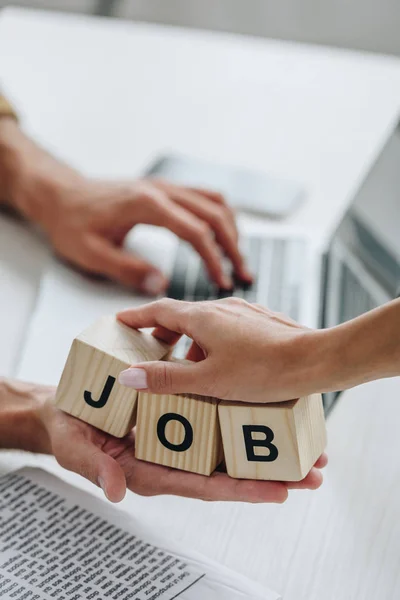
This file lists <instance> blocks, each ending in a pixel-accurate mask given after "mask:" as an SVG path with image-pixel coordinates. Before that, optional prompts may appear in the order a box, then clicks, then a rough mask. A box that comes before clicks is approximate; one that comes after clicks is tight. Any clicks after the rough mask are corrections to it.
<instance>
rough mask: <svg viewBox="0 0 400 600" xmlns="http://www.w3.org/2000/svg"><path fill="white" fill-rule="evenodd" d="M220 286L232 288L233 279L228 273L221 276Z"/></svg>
mask: <svg viewBox="0 0 400 600" xmlns="http://www.w3.org/2000/svg"><path fill="white" fill-rule="evenodd" d="M222 287H223V288H224V289H226V290H231V289H232V288H233V281H232V279H231V278H230V277H228V275H223V276H222Z"/></svg>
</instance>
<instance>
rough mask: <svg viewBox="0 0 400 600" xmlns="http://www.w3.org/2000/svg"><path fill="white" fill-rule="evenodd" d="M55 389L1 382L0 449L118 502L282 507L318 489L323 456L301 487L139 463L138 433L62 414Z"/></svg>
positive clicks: (30, 384)
mask: <svg viewBox="0 0 400 600" xmlns="http://www.w3.org/2000/svg"><path fill="white" fill-rule="evenodd" d="M54 394H55V388H53V387H49V386H42V385H37V384H32V383H22V382H20V381H15V380H14V381H12V380H7V379H1V378H0V448H14V449H21V450H28V451H31V452H41V453H45V454H53V455H54V456H55V458H56V459H57V461H58V462H59V463H60V465H61V466H63V467H65V468H66V469H68V470H70V471H74V472H75V473H78V474H79V475H82V477H85V478H86V479H88V480H89V481H91V482H92V483H94V484H95V485H97V486H99V487H101V488H102V489H103V490H104V493H105V495H106V496H107V498H108V499H109V500H110V501H111V502H119V501H120V500H122V498H123V497H124V496H125V492H126V489H129V490H132V491H133V492H136V493H137V494H141V495H143V496H157V495H162V494H168V495H175V496H184V497H187V498H200V499H202V500H219V501H220V500H230V501H240V502H284V501H285V500H286V498H287V495H288V490H289V489H294V488H299V489H317V488H318V487H319V486H320V485H321V483H322V475H321V473H320V470H319V469H320V468H322V467H324V466H325V464H326V462H327V459H326V456H325V455H323V456H322V457H321V458H320V460H319V461H318V462H317V464H316V465H315V468H313V469H312V470H311V471H310V473H309V474H308V475H307V477H306V478H305V479H304V480H303V481H300V482H295V483H288V484H286V483H280V482H276V481H245V480H235V479H231V478H230V477H228V475H227V474H226V473H222V472H215V473H214V474H213V475H212V476H211V477H205V476H203V475H196V474H194V473H185V472H184V471H178V470H176V469H171V468H169V467H163V466H160V465H156V464H152V463H148V462H144V461H141V460H137V459H136V458H135V432H134V431H132V432H131V433H130V434H129V435H127V436H126V437H125V438H123V439H118V438H115V437H113V436H111V435H108V434H107V433H104V432H102V431H100V430H99V429H95V428H94V427H92V426H91V425H88V424H87V423H84V422H83V421H79V420H78V419H75V418H74V417H71V416H70V415H67V414H66V413H64V412H62V411H61V410H59V409H58V408H56V407H55V406H54V404H53V398H54Z"/></svg>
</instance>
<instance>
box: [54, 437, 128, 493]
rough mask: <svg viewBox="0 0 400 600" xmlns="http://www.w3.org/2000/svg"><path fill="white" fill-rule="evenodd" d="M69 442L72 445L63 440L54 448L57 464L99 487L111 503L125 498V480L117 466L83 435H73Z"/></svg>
mask: <svg viewBox="0 0 400 600" xmlns="http://www.w3.org/2000/svg"><path fill="white" fill-rule="evenodd" d="M70 441H73V443H69V444H66V443H65V440H63V443H60V444H59V446H58V445H57V444H56V447H55V448H54V454H55V457H56V459H57V461H58V462H59V464H60V465H61V466H62V467H64V468H65V469H68V470H69V471H73V472H74V473H78V475H81V476H82V477H84V478H85V479H88V480H89V481H91V482H92V483H94V484H95V485H98V486H99V487H101V488H102V489H103V491H104V494H105V495H106V497H107V498H108V499H109V500H110V501H111V502H120V501H121V500H122V499H123V498H124V496H125V492H126V480H125V475H124V473H123V471H122V469H121V467H120V466H119V464H118V463H117V462H116V461H115V460H114V459H113V458H112V457H111V456H109V455H107V454H105V453H104V452H103V451H102V449H101V448H100V447H98V446H97V445H96V444H95V443H93V441H91V440H90V439H88V438H87V437H85V436H84V435H83V434H76V433H75V435H74V436H73V440H70Z"/></svg>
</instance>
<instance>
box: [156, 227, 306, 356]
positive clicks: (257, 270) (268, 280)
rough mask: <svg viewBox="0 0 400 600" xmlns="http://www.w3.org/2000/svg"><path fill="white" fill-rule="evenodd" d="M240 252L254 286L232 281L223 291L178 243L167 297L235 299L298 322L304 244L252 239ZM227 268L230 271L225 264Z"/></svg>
mask: <svg viewBox="0 0 400 600" xmlns="http://www.w3.org/2000/svg"><path fill="white" fill-rule="evenodd" d="M242 251H243V253H244V255H245V256H246V258H247V264H248V266H249V268H250V271H251V272H252V273H253V274H254V276H255V280H254V283H253V284H252V285H243V284H242V283H240V282H239V281H235V286H234V289H233V290H229V291H226V290H221V289H219V288H218V287H217V286H216V285H215V284H214V283H212V282H211V281H210V279H209V277H208V274H207V271H206V269H205V267H204V263H203V261H202V260H201V259H200V257H199V256H198V255H197V254H196V253H195V252H194V251H193V249H192V247H191V246H190V245H189V244H187V243H185V242H179V246H178V250H177V253H176V258H175V263H174V267H173V272H172V276H171V280H170V285H169V288H168V291H167V296H169V297H170V298H175V299H177V300H187V301H201V300H217V299H220V298H226V297H230V296H236V297H238V298H243V299H244V300H247V301H248V302H257V303H258V304H262V305H263V306H266V307H268V308H270V309H271V310H273V311H276V312H283V313H285V314H287V315H288V316H290V317H292V319H295V320H298V319H299V317H300V307H301V297H302V286H303V284H304V280H305V258H306V242H305V241H304V240H302V239H295V238H286V239H284V238H272V237H265V236H262V237H256V236H252V237H248V238H245V239H244V240H243V244H242ZM226 268H227V269H228V268H229V265H228V263H226ZM187 344H188V342H187V340H186V341H184V340H182V343H181V344H180V345H179V348H180V351H178V352H177V353H176V355H177V356H183V353H184V351H185V350H186V349H187V347H188V346H187Z"/></svg>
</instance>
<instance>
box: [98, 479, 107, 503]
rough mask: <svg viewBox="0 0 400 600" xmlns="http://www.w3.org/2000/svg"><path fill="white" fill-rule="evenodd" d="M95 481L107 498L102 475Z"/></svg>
mask: <svg viewBox="0 0 400 600" xmlns="http://www.w3.org/2000/svg"><path fill="white" fill-rule="evenodd" d="M97 482H98V484H99V487H101V489H102V490H103V492H104V495H105V497H106V498H107V500H108V496H107V491H106V484H105V482H104V479H103V478H102V477H99V478H98V480H97Z"/></svg>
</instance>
